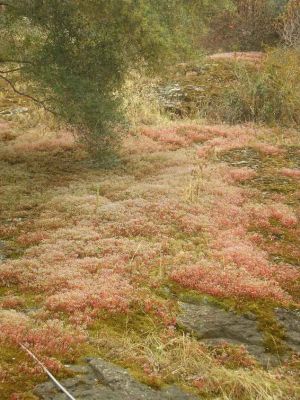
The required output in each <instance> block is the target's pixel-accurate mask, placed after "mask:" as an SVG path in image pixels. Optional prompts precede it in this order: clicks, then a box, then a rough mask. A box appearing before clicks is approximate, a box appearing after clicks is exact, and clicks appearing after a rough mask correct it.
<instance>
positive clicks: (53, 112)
mask: <svg viewBox="0 0 300 400" xmlns="http://www.w3.org/2000/svg"><path fill="white" fill-rule="evenodd" d="M0 79H3V80H4V81H5V82H7V83H8V84H9V86H10V87H11V88H12V90H13V91H14V92H15V93H16V94H18V95H19V96H23V97H27V98H28V99H30V100H31V101H33V102H34V103H36V104H38V105H39V106H41V107H43V109H44V110H45V111H48V112H50V113H51V114H54V115H59V114H58V113H57V112H56V111H53V110H51V109H50V108H48V107H47V106H45V104H44V101H43V100H39V99H37V98H35V97H33V96H31V95H30V94H27V93H23V92H20V91H19V90H18V89H17V88H16V87H15V85H14V84H13V83H12V82H11V81H10V80H9V79H7V78H6V77H5V76H3V75H0Z"/></svg>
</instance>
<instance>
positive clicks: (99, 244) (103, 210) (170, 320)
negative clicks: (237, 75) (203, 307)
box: [0, 121, 298, 400]
mask: <svg viewBox="0 0 300 400" xmlns="http://www.w3.org/2000/svg"><path fill="white" fill-rule="evenodd" d="M4 124H5V129H6V131H7V132H8V133H10V137H11V140H9V141H8V142H7V141H4V143H3V150H2V151H1V173H0V174H1V183H2V188H1V200H0V202H1V203H0V204H1V208H2V210H3V212H2V213H1V222H2V224H1V230H0V233H1V238H0V239H1V240H2V241H3V243H4V248H3V254H4V255H5V256H6V257H7V260H6V261H7V262H6V263H8V264H9V263H11V262H17V263H19V264H16V267H15V265H14V268H13V269H11V270H9V271H10V272H15V271H16V268H17V278H16V281H15V282H14V283H12V281H10V280H9V278H7V276H1V282H2V284H3V287H2V288H1V290H0V301H1V304H2V302H3V301H4V300H7V299H11V298H13V299H15V298H17V299H19V300H20V302H18V301H17V302H15V303H9V304H10V305H5V303H3V304H4V305H3V304H2V305H1V310H0V311H1V312H3V311H9V312H11V311H12V310H15V311H16V312H18V313H20V314H24V315H28V314H29V315H31V314H30V312H31V311H32V310H33V311H34V312H35V311H38V313H37V314H35V316H34V317H31V316H30V318H32V319H31V320H30V323H32V324H34V323H36V321H39V323H41V324H43V323H44V322H45V321H47V320H48V319H51V320H52V319H60V320H61V321H62V322H63V323H64V324H67V325H68V326H71V327H73V326H74V327H75V326H77V325H78V324H79V325H82V326H83V329H84V331H85V333H86V334H87V341H86V342H85V344H84V345H82V344H80V345H79V349H80V351H79V354H76V356H74V355H73V354H72V355H71V356H69V355H68V352H67V353H66V354H64V355H62V357H61V359H60V361H62V363H67V362H71V361H74V360H75V361H76V362H78V363H80V362H83V360H84V357H87V356H100V357H103V358H105V359H107V360H110V361H113V362H116V363H118V364H120V365H122V366H126V367H128V368H130V369H131V371H132V372H133V374H134V375H135V376H136V377H137V378H138V379H139V380H141V381H143V382H145V383H147V384H150V385H152V386H153V387H159V386H161V385H164V384H166V383H177V384H180V385H182V386H185V387H188V388H189V389H190V390H192V391H195V390H196V392H197V393H198V394H201V395H202V396H204V397H205V398H208V399H213V398H216V397H218V398H221V399H226V398H228V396H231V397H230V398H232V399H245V400H246V399H249V400H250V399H252V398H258V399H263V400H264V399H267V398H278V399H284V398H286V397H284V396H285V394H284V392H285V390H290V389H288V387H293V386H294V388H293V390H294V392H291V394H289V396H290V398H291V399H296V398H297V397H296V396H297V393H296V391H297V388H296V384H295V381H296V377H295V376H296V372H295V366H294V365H292V363H290V364H289V365H288V366H287V368H286V369H282V370H280V372H278V371H274V372H265V371H263V369H262V368H260V367H259V366H258V365H254V364H253V363H252V361H249V360H248V358H247V356H246V355H245V354H241V353H240V352H239V350H238V349H230V348H228V349H227V350H226V349H225V350H222V351H224V352H225V356H224V354H222V361H220V359H221V358H220V357H219V355H218V354H217V350H216V351H215V352H214V351H213V350H211V349H208V348H206V347H205V346H203V345H202V344H201V342H198V341H197V340H196V339H194V338H192V337H190V336H188V335H186V334H185V333H184V332H182V331H181V330H178V329H177V328H176V321H175V319H176V314H177V312H178V308H177V301H178V300H181V301H186V302H193V303H196V302H198V301H202V300H203V298H204V297H205V299H206V300H208V301H211V302H213V303H215V304H216V305H218V306H221V307H223V308H225V309H234V310H235V311H237V312H240V313H241V314H243V313H248V312H252V313H254V314H255V315H256V317H257V320H258V324H259V329H260V330H261V331H262V332H263V335H264V338H265V343H266V347H267V348H268V350H269V351H270V352H276V353H280V352H284V351H285V348H284V345H283V339H284V332H283V330H282V328H281V326H280V325H279V324H278V322H277V321H276V319H275V315H274V311H273V310H274V307H275V306H277V305H281V306H282V304H281V303H280V301H272V300H271V299H270V298H267V299H263V298H261V299H249V298H248V297H247V295H245V296H233V295H232V296H230V295H228V296H213V295H209V294H208V293H206V292H205V291H197V290H191V289H189V288H187V287H186V288H184V287H183V286H182V285H180V284H178V283H175V282H174V280H173V279H172V272H173V270H174V269H175V268H176V267H177V266H181V265H193V264H195V263H197V262H198V259H201V260H203V259H209V258H210V257H212V256H211V253H210V249H209V246H210V240H211V236H210V235H209V233H208V232H207V231H205V229H203V221H202V220H200V221H198V219H197V218H198V217H199V216H200V217H203V216H204V217H205V212H206V211H207V209H205V207H204V206H203V205H202V204H200V206H199V205H198V204H197V196H199V194H200V195H201V193H204V192H201V190H202V189H201V188H202V186H201V182H200V181H199V182H198V183H199V188H198V189H199V190H198V189H197V193H196V195H195V196H193V199H190V198H188V197H189V195H190V192H189V190H190V186H189V185H190V181H191V179H190V178H191V176H193V173H194V171H195V168H197V167H198V164H199V160H198V158H197V156H196V154H195V149H197V146H201V143H205V139H203V140H201V141H200V140H199V138H198V137H196V138H195V141H194V142H193V143H191V144H189V145H186V143H184V145H181V144H180V145H178V143H181V142H180V141H179V142H176V141H175V142H174V140H173V138H172V135H174V131H175V133H176V129H178V130H179V134H178V135H179V137H180V138H184V139H185V137H186V135H187V134H188V133H189V132H190V131H191V130H192V131H193V132H194V131H195V132H196V133H197V134H198V133H199V132H202V131H204V132H206V131H207V129H210V128H209V127H207V126H204V127H203V126H202V125H201V124H199V125H197V124H195V123H193V124H194V125H192V128H191V127H184V124H183V123H182V122H181V123H179V122H178V126H176V124H177V123H174V124H173V125H171V127H170V126H168V127H167V128H166V131H164V132H163V134H162V135H161V136H160V137H159V139H155V140H154V139H149V138H148V137H147V138H146V137H145V135H143V134H141V135H137V134H136V135H135V136H134V135H132V136H129V137H128V138H126V142H125V150H124V154H123V161H122V162H121V164H119V166H118V167H116V168H115V169H114V170H112V171H105V170H102V169H99V168H98V167H97V166H96V164H94V163H93V161H91V160H89V158H88V156H87V155H86V153H85V152H84V151H83V149H82V148H81V147H80V146H79V145H77V144H76V143H74V142H73V141H72V139H71V138H70V137H69V136H68V135H67V136H63V134H62V133H61V132H47V129H45V128H43V127H42V126H41V125H40V126H36V127H31V128H29V127H24V128H22V127H20V122H19V121H17V122H11V121H10V122H4ZM189 124H191V123H190V122H189ZM174 125H175V128H174ZM3 126H4V125H3ZM154 129H155V130H159V129H160V128H154ZM213 129H215V128H213ZM218 129H219V130H220V129H221V130H222V127H219V128H218ZM218 129H217V131H218ZM226 129H227V128H226ZM228 129H229V128H228ZM238 129H241V130H242V132H244V129H245V130H247V129H248V128H247V127H246V128H241V127H238ZM257 129H258V130H259V129H260V128H257ZM170 132H171V133H170ZM176 134H177V133H176ZM168 135H169V136H168ZM216 135H218V133H217V134H216ZM268 135H269V136H270V137H271V139H270V140H273V135H275V136H276V133H274V132H272V131H269V132H268ZM286 136H287V137H290V136H289V133H288V132H287V133H286ZM170 137H171V138H170ZM37 138H38V139H37ZM41 138H42V139H41ZM177 139H178V138H177V137H176V140H177ZM268 139H269V137H268ZM289 140H290V141H291V142H292V143H290V144H289V145H288V146H287V147H286V148H285V150H286V151H285V152H284V153H282V154H279V155H273V156H266V155H264V154H262V153H261V152H259V151H257V150H255V149H254V148H253V147H251V146H244V147H241V148H239V149H236V150H231V151H227V152H221V153H220V154H218V155H217V156H214V157H213V159H212V160H207V161H206V162H205V163H206V165H208V166H209V168H211V171H212V173H211V177H210V181H207V182H208V183H207V184H211V183H209V182H212V180H213V179H214V175H213V174H214V173H215V171H217V172H218V170H217V169H216V168H218V167H216V165H218V164H220V161H221V162H226V163H227V165H230V166H233V167H238V166H247V167H250V168H252V169H254V170H255V171H256V172H257V174H258V176H257V177H256V178H255V179H252V180H249V181H246V182H244V183H240V184H236V186H239V185H240V187H242V188H248V189H251V190H252V189H253V190H255V195H253V196H254V197H255V200H256V201H257V202H260V203H264V202H266V201H268V200H269V199H270V198H272V196H273V195H274V193H275V194H280V195H283V196H284V199H283V200H284V202H285V203H286V204H288V205H289V206H291V207H296V202H297V196H296V192H297V190H298V189H297V182H296V181H295V179H292V178H285V177H284V178H282V179H281V178H280V177H279V173H278V171H279V170H280V168H282V167H287V166H288V167H289V168H296V164H295V163H296V162H297V156H296V155H297V151H298V150H297V149H298V148H297V143H296V140H294V139H289ZM174 143H175V144H174ZM32 144H33V145H32ZM200 163H201V161H200ZM205 163H204V162H203V164H205ZM202 167H203V165H202ZM203 168H205V166H204V167H203ZM277 178H278V179H277ZM272 179H273V180H272ZM192 182H194V180H192ZM216 182H218V181H216ZM270 182H271V183H270ZM213 183H214V182H212V184H211V186H212V187H213ZM193 194H195V193H194V192H193ZM212 196H213V195H212V194H209V196H208V199H209V200H211V199H212ZM191 200H192V201H191ZM124 204H125V206H124ZM123 206H124V208H122V207H123ZM209 221H210V219H209V218H208V220H204V222H205V224H207V223H208V222H209ZM271 222H272V221H271ZM205 224H204V225H205ZM271 225H272V226H273V227H274V229H275V228H276V232H275V231H274V232H273V231H270V230H265V231H264V230H263V229H262V228H259V227H257V226H253V227H250V228H249V232H250V233H251V231H252V232H255V233H259V234H261V235H262V237H263V241H262V243H261V246H262V248H263V249H266V250H267V251H268V253H269V255H270V258H272V259H274V260H275V261H276V262H277V263H279V264H280V263H282V262H284V263H290V264H292V265H296V261H297V260H298V258H297V257H298V256H297V254H296V253H295V251H296V250H295V248H296V246H297V243H298V236H297V234H296V228H295V227H292V228H290V227H284V226H282V225H278V223H277V222H276V221H273V222H272V224H271ZM102 228H103V229H102ZM97 229H99V231H97ZM95 232H96V233H95ZM99 232H100V233H99ZM96 234H97V235H98V236H97V235H96ZM274 242H276V243H278V246H277V247H276V248H274V246H273V244H274ZM270 244H271V245H272V248H270ZM59 250H61V251H60V252H59ZM1 251H2V250H1ZM66 256H67V259H65V258H64V257H66ZM44 257H48V258H46V261H45V258H44ZM91 258H98V259H101V261H99V262H101V263H102V264H101V271H102V270H105V269H110V270H114V269H116V270H117V272H116V273H115V274H119V275H122V276H124V277H126V279H127V278H128V280H129V281H130V284H131V285H133V288H134V290H133V292H130V294H129V295H128V296H132V302H131V303H130V306H129V308H128V310H126V311H124V312H120V310H119V309H118V304H119V303H118V302H117V303H116V310H114V311H112V310H110V309H109V308H108V309H106V310H98V311H97V312H96V313H94V314H93V313H92V314H91V316H92V317H91V318H92V322H91V323H90V324H88V325H87V326H85V324H84V322H74V320H73V319H72V317H74V315H73V312H72V311H71V312H70V311H69V309H68V308H65V309H64V308H63V307H62V309H59V311H57V310H55V309H54V308H51V307H49V305H48V303H47V300H48V298H50V297H51V296H52V295H53V293H56V291H57V290H58V291H59V290H60V287H59V285H60V284H62V285H66V286H64V290H65V291H67V290H68V286H67V284H68V283H73V280H74V279H75V280H76V275H75V277H74V275H72V274H71V275H70V277H69V275H67V279H66V280H67V282H65V281H64V279H63V278H64V277H62V276H61V275H59V274H58V275H59V276H58V275H55V274H54V278H55V279H56V278H59V280H58V282H59V283H55V284H56V286H54V289H53V286H51V285H52V282H51V285H50V283H49V286H47V285H45V286H43V285H44V283H48V279H49V277H52V276H53V275H52V274H53V271H54V273H56V272H59V269H60V268H61V269H62V271H64V272H65V273H66V274H68V273H70V270H69V269H67V268H66V267H67V266H69V265H71V266H73V265H77V263H79V264H80V262H81V261H82V260H87V261H88V263H87V264H86V266H85V267H86V268H87V269H86V270H85V272H84V274H83V276H81V281H79V284H81V282H82V280H83V281H84V279H85V277H86V276H88V275H89V274H93V273H95V271H94V269H93V268H96V269H97V268H98V267H95V265H94V264H93V262H94V261H93V260H92V261H91ZM29 261H30V262H31V261H35V262H36V264H34V265H35V266H34V267H32V266H29V267H28V266H27V265H29V264H26V263H28V262H29ZM90 262H91V264H89V263H90ZM6 263H5V264H6ZM30 265H31V264H30ZM41 266H42V267H43V268H41ZM30 268H41V269H37V270H36V276H34V275H29V277H30V279H31V280H29V281H27V280H26V279H27V278H26V277H27V275H26V274H27V273H28V272H30ZM89 268H90V269H89ZM118 268H119V269H118ZM78 271H79V272H80V271H81V270H80V269H78V270H75V272H76V273H78ZM71 272H72V271H71ZM39 274H44V275H43V277H44V281H43V280H40V281H37V278H39V276H38V275H39ZM24 277H25V278H24ZM68 279H69V281H68ZM94 279H96V278H95V277H94ZM55 282H56V281H55ZM77 284H78V281H77ZM122 285H123V282H121V284H120V286H122ZM87 286H88V284H87ZM49 287H50V289H49ZM86 289H87V287H84V289H82V290H86ZM112 289H114V288H113V287H112ZM285 289H286V290H287V291H288V292H289V293H290V294H291V295H292V297H293V299H294V302H293V304H290V306H292V307H296V299H297V294H296V289H295V288H294V287H293V285H292V284H290V286H288V285H287V287H285ZM59 293H61V292H59ZM116 293H117V295H119V292H116ZM120 296H122V292H121V294H120ZM113 300H114V301H115V299H113ZM130 300H131V299H130ZM12 304H13V305H12ZM62 304H64V303H62ZM108 304H110V303H109V302H108ZM67 306H68V304H67ZM80 306H81V304H80ZM85 310H86V312H87V313H90V312H91V311H93V310H91V307H89V308H86V309H85ZM39 312H40V314H39ZM81 314H83V315H84V311H83V312H82V313H81ZM81 314H80V316H81V317H82V315H81ZM72 329H73V328H72ZM74 329H75V328H74ZM75 334H76V331H75V330H74V335H75ZM28 340H29V342H30V340H31V339H30V338H29V339H28ZM2 341H3V350H2V351H1V354H0V367H1V370H0V371H1V372H0V376H1V378H0V390H2V393H3V399H5V400H6V399H11V398H13V397H11V396H12V395H13V394H14V393H18V395H19V396H20V397H19V398H21V399H28V400H31V399H34V396H33V394H32V392H31V389H32V388H33V387H34V385H35V384H37V383H38V382H40V381H41V380H43V379H44V376H43V375H42V374H39V373H36V372H34V373H32V372H30V370H29V369H28V368H27V369H25V371H22V372H20V370H19V366H20V365H21V366H22V365H29V367H32V368H33V367H34V364H33V363H32V362H31V360H30V359H28V357H27V355H26V354H24V352H22V351H21V350H20V348H19V347H18V346H16V345H15V344H12V342H11V341H9V340H6V339H5V338H2ZM30 345H32V346H33V347H34V346H35V342H34V341H31V342H30ZM80 346H81V347H80ZM39 351H40V352H41V356H43V351H42V350H40V349H39ZM218 351H219V350H218ZM224 360H225V361H224ZM3 371H5V372H3ZM277 372H278V373H279V374H281V375H280V376H281V378H280V379H281V380H280V383H278V381H277V377H276V376H277V375H276V374H277ZM67 375H68V373H67V371H65V370H62V371H61V372H58V373H57V376H58V377H59V378H62V377H64V376H67ZM263 390H265V392H264V394H261V393H263ZM291 390H292V389H291ZM259 393H260V394H259ZM266 393H267V394H266ZM267 395H268V396H269V397H267ZM226 396H227V397H226ZM259 396H260V397H259ZM263 396H265V397H263ZM270 396H271V397H270ZM272 396H273V397H272ZM276 396H277V397H276Z"/></svg>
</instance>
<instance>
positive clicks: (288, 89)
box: [199, 49, 300, 126]
mask: <svg viewBox="0 0 300 400" xmlns="http://www.w3.org/2000/svg"><path fill="white" fill-rule="evenodd" d="M224 68H227V66H225V67H224ZM232 69H233V76H232V77H231V78H230V79H229V80H228V76H227V74H225V76H224V77H223V75H222V68H221V66H220V68H219V70H218V74H217V75H215V76H212V77H211V79H213V80H214V82H215V87H216V88H217V90H214V87H213V85H211V87H210V90H207V91H206V92H205V93H204V96H203V98H202V99H201V102H200V104H199V112H200V115H201V116H204V117H208V118H209V119H218V120H221V121H225V122H229V123H239V122H249V121H253V122H258V123H267V124H273V123H279V124H282V125H286V126H297V125H298V124H299V122H300V54H299V53H297V52H296V51H293V50H288V49H276V50H271V51H269V52H268V54H267V57H266V59H265V60H264V61H263V63H262V65H261V66H260V67H259V68H257V67H255V66H253V65H248V64H245V63H239V62H237V63H235V64H234V65H232ZM220 82H221V83H220Z"/></svg>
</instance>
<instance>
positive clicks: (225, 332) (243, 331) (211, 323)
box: [177, 301, 279, 366]
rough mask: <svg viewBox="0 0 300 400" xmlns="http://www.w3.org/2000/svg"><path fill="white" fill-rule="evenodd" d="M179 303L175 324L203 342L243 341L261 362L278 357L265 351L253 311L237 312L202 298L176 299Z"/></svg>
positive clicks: (213, 343) (268, 363)
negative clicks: (198, 302) (184, 301)
mask: <svg viewBox="0 0 300 400" xmlns="http://www.w3.org/2000/svg"><path fill="white" fill-rule="evenodd" d="M179 306H180V309H181V313H180V314H179V316H178V318H177V322H178V324H179V326H182V327H183V328H184V329H185V330H187V331H188V332H191V333H192V334H194V335H195V336H196V337H198V338H199V339H201V340H202V341H203V342H205V343H207V344H212V345H216V344H220V343H222V342H223V343H224V342H227V343H229V344H233V345H243V346H245V348H246V349H247V350H248V351H249V353H250V354H251V355H253V356H254V357H255V358H256V359H257V360H258V361H259V362H260V363H261V364H262V365H264V366H268V365H274V364H276V363H277V362H278V361H279V360H277V357H275V356H273V355H271V354H269V353H267V352H266V351H265V347H264V341H263V337H262V335H261V333H260V332H259V331H258V329H257V322H256V320H255V316H254V315H252V314H250V315H249V316H247V317H246V316H243V315H238V314H236V313H234V312H232V311H226V310H224V309H222V308H220V307H217V306H216V305H214V304H211V303H209V302H206V301H203V302H202V303H200V304H190V303H182V302H180V303H179Z"/></svg>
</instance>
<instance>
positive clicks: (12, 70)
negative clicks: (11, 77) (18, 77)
mask: <svg viewBox="0 0 300 400" xmlns="http://www.w3.org/2000/svg"><path fill="white" fill-rule="evenodd" d="M22 68H23V67H20V68H14V69H8V70H7V71H0V74H9V73H11V72H16V71H20V70H21V69H22Z"/></svg>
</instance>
